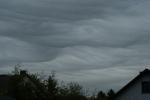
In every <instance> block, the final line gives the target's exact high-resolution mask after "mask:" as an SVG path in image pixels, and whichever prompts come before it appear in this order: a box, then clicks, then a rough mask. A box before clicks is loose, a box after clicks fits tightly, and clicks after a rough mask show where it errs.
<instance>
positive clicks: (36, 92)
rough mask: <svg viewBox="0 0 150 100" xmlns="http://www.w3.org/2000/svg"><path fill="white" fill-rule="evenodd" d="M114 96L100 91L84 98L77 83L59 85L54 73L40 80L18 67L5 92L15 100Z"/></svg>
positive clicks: (80, 99)
mask: <svg viewBox="0 0 150 100" xmlns="http://www.w3.org/2000/svg"><path fill="white" fill-rule="evenodd" d="M0 94H2V93H0ZM5 94H6V93H5ZM114 94H115V92H114V91H113V90H112V89H111V90H110V91H109V92H108V93H107V95H106V94H105V93H104V92H103V91H100V92H98V94H97V95H96V96H91V97H86V96H85V91H83V87H82V86H80V85H79V84H78V83H75V82H71V83H68V84H64V83H62V84H61V85H59V84H58V81H57V79H56V78H55V73H54V72H52V73H51V74H50V75H49V77H48V78H47V79H45V80H42V79H40V78H39V77H38V75H37V74H31V73H29V72H28V71H25V70H21V69H20V66H19V65H17V66H16V67H15V69H14V71H13V75H12V77H11V82H10V88H9V90H7V95H9V96H11V97H13V98H15V99H16V100H107V99H110V98H112V97H113V96H114ZM2 95H3V94H2Z"/></svg>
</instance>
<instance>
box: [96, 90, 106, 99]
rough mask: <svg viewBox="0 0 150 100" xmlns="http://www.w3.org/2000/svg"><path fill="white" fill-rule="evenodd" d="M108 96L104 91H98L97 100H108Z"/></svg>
mask: <svg viewBox="0 0 150 100" xmlns="http://www.w3.org/2000/svg"><path fill="white" fill-rule="evenodd" d="M106 99H107V96H106V94H105V93H104V92H103V91H100V92H98V94H97V100H106Z"/></svg>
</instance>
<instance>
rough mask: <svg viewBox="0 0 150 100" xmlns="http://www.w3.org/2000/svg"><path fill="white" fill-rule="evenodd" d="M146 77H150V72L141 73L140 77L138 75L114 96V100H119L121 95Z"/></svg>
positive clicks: (147, 70) (146, 70)
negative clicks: (117, 99)
mask: <svg viewBox="0 0 150 100" xmlns="http://www.w3.org/2000/svg"><path fill="white" fill-rule="evenodd" d="M145 75H150V70H149V69H145V70H144V71H142V72H140V74H139V75H137V76H136V77H135V78H134V79H133V80H131V81H130V82H129V83H128V84H127V85H125V86H124V87H123V88H122V89H120V90H119V91H118V92H117V93H116V95H115V96H114V99H115V98H117V97H118V96H119V95H120V94H122V93H123V92H124V91H125V90H127V89H128V88H129V87H131V86H132V85H134V84H135V83H136V82H137V81H138V80H139V79H141V78H142V77H143V76H145Z"/></svg>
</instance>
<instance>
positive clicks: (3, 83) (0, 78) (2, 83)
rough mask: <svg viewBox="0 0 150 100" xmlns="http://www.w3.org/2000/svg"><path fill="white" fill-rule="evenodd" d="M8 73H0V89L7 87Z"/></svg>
mask: <svg viewBox="0 0 150 100" xmlns="http://www.w3.org/2000/svg"><path fill="white" fill-rule="evenodd" d="M10 79H11V76H10V75H0V90H1V89H8V87H9V83H10Z"/></svg>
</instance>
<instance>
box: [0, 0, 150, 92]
mask: <svg viewBox="0 0 150 100" xmlns="http://www.w3.org/2000/svg"><path fill="white" fill-rule="evenodd" d="M149 4H150V2H149V1H148V0H142V1H141V0H133V1H130V0H126V1H121V0H113V1H112V0H86V1H85V0H84V1H83V0H42V1H41V0H21V1H20V0H13V1H12V0H11V1H10V0H1V1H0V46H1V49H0V65H1V71H0V72H1V73H6V72H7V71H9V70H12V67H13V66H14V65H15V64H18V63H19V64H23V65H24V67H23V68H25V69H28V70H31V71H33V72H36V71H41V70H42V71H45V73H49V72H50V71H51V70H55V71H56V72H57V74H58V78H59V79H63V80H66V81H77V82H79V83H81V84H83V85H84V86H85V87H90V88H98V89H104V90H107V89H108V88H114V89H118V88H120V87H121V86H122V85H123V84H125V83H126V82H127V81H129V80H130V79H131V78H132V77H134V75H136V74H137V73H138V72H139V71H141V70H142V69H144V67H145V66H149V65H150V63H149V59H150V54H149V49H150V46H149V45H150V40H149V37H150V34H149V32H150V29H149V26H150V21H149V19H150V14H149ZM120 74H121V75H120ZM83 80H84V81H83ZM124 80H127V81H124ZM110 82H111V83H112V84H110Z"/></svg>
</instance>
